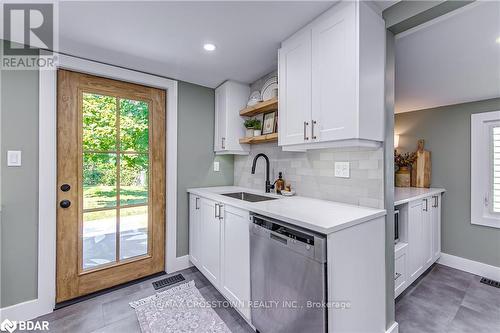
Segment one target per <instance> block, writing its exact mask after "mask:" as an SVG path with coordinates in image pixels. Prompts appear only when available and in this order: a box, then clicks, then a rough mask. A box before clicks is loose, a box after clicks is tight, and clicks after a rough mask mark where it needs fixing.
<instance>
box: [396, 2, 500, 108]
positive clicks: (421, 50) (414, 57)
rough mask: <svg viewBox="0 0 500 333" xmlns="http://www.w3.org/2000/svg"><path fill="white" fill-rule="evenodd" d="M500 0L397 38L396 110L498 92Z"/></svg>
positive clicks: (471, 7)
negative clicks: (497, 41) (497, 40)
mask: <svg viewBox="0 0 500 333" xmlns="http://www.w3.org/2000/svg"><path fill="white" fill-rule="evenodd" d="M499 37H500V2H497V1H495V2H489V1H485V2H476V3H473V4H471V5H467V6H465V7H462V8H461V9H458V10H456V11H454V12H451V13H449V14H447V15H446V16H443V17H440V18H437V19H435V20H434V21H431V22H429V23H427V24H424V25H423V26H420V27H416V28H415V29H414V30H412V31H408V32H405V33H402V34H401V35H398V36H397V39H396V112H407V111H413V110H420V109H427V108H432V107H437V106H443V105H450V104H457V103H464V102H470V101H477V100H483V99H488V98H495V97H500V44H499V43H496V39H497V38H499Z"/></svg>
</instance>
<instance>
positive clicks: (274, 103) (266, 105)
mask: <svg viewBox="0 0 500 333" xmlns="http://www.w3.org/2000/svg"><path fill="white" fill-rule="evenodd" d="M274 110H278V97H274V98H271V99H270V100H267V101H264V102H260V103H257V104H255V105H252V106H249V107H247V108H244V109H243V110H241V111H240V116H243V117H253V116H255V115H258V114H261V113H265V112H269V111H274Z"/></svg>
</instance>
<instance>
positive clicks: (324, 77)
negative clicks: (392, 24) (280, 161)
mask: <svg viewBox="0 0 500 333" xmlns="http://www.w3.org/2000/svg"><path fill="white" fill-rule="evenodd" d="M384 68H385V25H384V21H383V19H382V18H381V17H380V16H379V15H378V14H377V13H375V12H374V11H373V10H372V9H371V8H370V7H369V6H368V5H366V4H365V3H363V2H357V1H353V2H340V3H338V4H336V5H335V6H333V7H332V8H331V9H330V10H328V11H327V12H326V13H324V14H323V15H321V16H320V17H319V18H318V19H316V20H315V21H313V22H312V23H310V24H309V25H307V26H306V27H304V28H303V29H302V30H300V31H299V32H298V33H296V34H295V35H293V36H292V37H290V38H289V39H288V40H286V41H284V42H283V43H282V47H281V49H280V52H279V72H278V75H279V103H280V105H279V107H280V111H279V112H280V117H279V129H280V134H279V145H281V146H284V148H292V149H293V148H296V149H313V148H324V147H328V146H329V145H327V144H328V143H330V144H331V145H338V144H339V142H342V141H343V142H344V144H347V143H346V142H345V141H349V142H355V143H357V144H359V145H364V144H368V143H367V142H365V140H371V141H372V142H371V143H370V144H374V141H376V142H381V141H383V137H384V75H385V70H384Z"/></svg>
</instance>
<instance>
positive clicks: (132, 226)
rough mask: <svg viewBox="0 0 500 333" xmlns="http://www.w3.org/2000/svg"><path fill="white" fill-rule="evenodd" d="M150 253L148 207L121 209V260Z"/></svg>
mask: <svg viewBox="0 0 500 333" xmlns="http://www.w3.org/2000/svg"><path fill="white" fill-rule="evenodd" d="M147 253H148V207H147V206H142V207H131V208H122V209H120V260H123V259H128V258H132V257H136V256H140V255H144V254H147Z"/></svg>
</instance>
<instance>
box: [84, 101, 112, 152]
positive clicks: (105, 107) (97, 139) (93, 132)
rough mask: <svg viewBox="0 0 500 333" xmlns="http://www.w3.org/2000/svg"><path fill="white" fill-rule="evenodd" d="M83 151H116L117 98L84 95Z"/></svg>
mask: <svg viewBox="0 0 500 333" xmlns="http://www.w3.org/2000/svg"><path fill="white" fill-rule="evenodd" d="M82 107H83V150H84V151H89V150H90V151H111V150H116V98H115V97H112V96H103V95H98V94H89V93H83V98H82Z"/></svg>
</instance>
